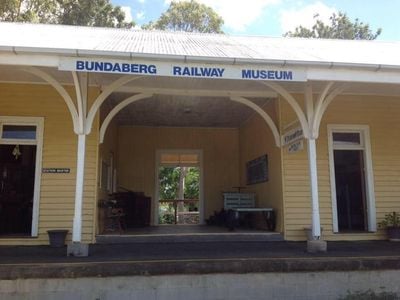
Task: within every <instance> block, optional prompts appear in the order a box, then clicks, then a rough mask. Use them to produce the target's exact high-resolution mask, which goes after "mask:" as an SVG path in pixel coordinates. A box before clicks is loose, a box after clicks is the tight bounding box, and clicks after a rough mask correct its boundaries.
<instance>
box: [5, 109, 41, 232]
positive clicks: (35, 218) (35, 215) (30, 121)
mask: <svg viewBox="0 0 400 300" xmlns="http://www.w3.org/2000/svg"><path fill="white" fill-rule="evenodd" d="M0 125H1V126H0V144H3V145H14V144H18V145H36V162H35V183H34V190H33V207H32V230H31V236H33V237H37V236H38V228H39V202H40V185H41V177H42V151H43V127H44V118H43V117H20V116H0ZM2 125H29V126H36V139H35V140H27V139H2V138H1V136H2V130H3V126H2Z"/></svg>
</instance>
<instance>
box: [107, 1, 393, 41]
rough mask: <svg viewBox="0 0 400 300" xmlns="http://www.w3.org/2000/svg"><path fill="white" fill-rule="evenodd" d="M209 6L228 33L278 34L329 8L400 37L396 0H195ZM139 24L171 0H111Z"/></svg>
mask: <svg viewBox="0 0 400 300" xmlns="http://www.w3.org/2000/svg"><path fill="white" fill-rule="evenodd" d="M197 1H198V2H201V3H204V4H206V5H208V6H210V7H212V8H213V9H214V10H215V11H216V12H217V13H218V14H219V15H220V16H221V17H222V18H223V19H224V21H225V24H224V26H223V31H224V32H225V33H227V34H232V35H261V36H270V37H280V36H282V35H283V34H284V33H285V32H287V31H290V30H294V29H295V28H296V26H298V25H303V26H305V27H308V28H311V26H312V24H314V22H315V19H314V17H315V16H316V15H318V18H319V19H321V20H322V21H325V22H327V21H329V16H331V15H332V13H333V12H336V13H337V12H339V11H341V12H345V13H346V14H347V15H348V16H349V17H350V19H351V20H352V21H354V20H355V19H356V18H358V19H359V20H360V21H362V22H364V23H368V24H369V25H370V28H371V29H373V30H374V31H376V29H378V28H382V34H381V35H380V36H379V37H378V39H379V40H389V41H390V40H400V16H399V12H400V0H197ZM111 2H112V3H113V4H114V5H119V6H121V7H122V8H123V10H124V11H125V14H126V16H127V19H128V20H130V19H133V20H134V21H135V22H136V24H138V25H139V26H140V25H142V24H145V23H148V22H149V21H155V20H157V19H158V18H159V16H160V15H161V14H162V13H163V12H165V11H166V10H167V9H168V7H169V4H170V2H171V0H111Z"/></svg>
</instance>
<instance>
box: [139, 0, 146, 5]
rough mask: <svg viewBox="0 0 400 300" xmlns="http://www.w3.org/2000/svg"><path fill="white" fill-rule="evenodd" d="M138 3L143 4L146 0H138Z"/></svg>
mask: <svg viewBox="0 0 400 300" xmlns="http://www.w3.org/2000/svg"><path fill="white" fill-rule="evenodd" d="M138 1H139V3H141V4H144V3H145V2H146V0H138Z"/></svg>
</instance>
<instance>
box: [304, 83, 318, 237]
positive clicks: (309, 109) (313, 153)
mask: <svg viewBox="0 0 400 300" xmlns="http://www.w3.org/2000/svg"><path fill="white" fill-rule="evenodd" d="M304 96H305V102H306V103H305V105H306V113H307V123H308V128H309V131H310V135H309V136H308V137H307V146H308V147H307V149H308V167H309V174H310V189H311V207H312V218H311V219H312V223H311V234H312V237H313V239H314V240H319V239H320V238H321V218H320V213H319V195H318V173H317V147H316V138H317V135H316V134H315V132H313V130H312V124H313V122H314V118H315V113H314V96H313V91H312V85H311V83H309V82H307V83H306V86H305V93H304Z"/></svg>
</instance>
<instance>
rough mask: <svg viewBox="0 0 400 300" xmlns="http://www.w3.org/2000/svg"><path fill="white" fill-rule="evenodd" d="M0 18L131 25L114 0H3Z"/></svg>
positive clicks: (90, 24)
mask: <svg viewBox="0 0 400 300" xmlns="http://www.w3.org/2000/svg"><path fill="white" fill-rule="evenodd" d="M0 21H9V22H32V23H51V24H66V25H82V26H99V27H131V26H133V25H134V23H133V22H131V23H127V22H125V13H124V12H123V11H122V9H121V7H119V6H113V5H112V4H111V2H110V0H2V1H1V2H0Z"/></svg>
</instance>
